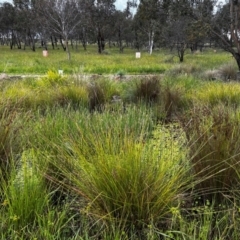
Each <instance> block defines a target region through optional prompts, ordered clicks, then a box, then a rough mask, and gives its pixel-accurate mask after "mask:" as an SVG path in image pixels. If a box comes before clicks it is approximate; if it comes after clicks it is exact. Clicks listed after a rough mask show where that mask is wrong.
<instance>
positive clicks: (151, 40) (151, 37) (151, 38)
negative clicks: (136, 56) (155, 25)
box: [148, 31, 154, 55]
mask: <svg viewBox="0 0 240 240" xmlns="http://www.w3.org/2000/svg"><path fill="white" fill-rule="evenodd" d="M153 38H154V32H153V31H150V32H149V34H148V40H149V54H150V55H151V54H152V50H153Z"/></svg>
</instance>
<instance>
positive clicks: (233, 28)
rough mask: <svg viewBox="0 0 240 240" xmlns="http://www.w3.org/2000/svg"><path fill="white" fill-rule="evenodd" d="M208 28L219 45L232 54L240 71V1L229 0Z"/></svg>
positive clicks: (221, 7)
mask: <svg viewBox="0 0 240 240" xmlns="http://www.w3.org/2000/svg"><path fill="white" fill-rule="evenodd" d="M208 28H209V32H210V33H211V34H212V35H213V36H215V40H216V41H217V43H218V45H219V46H220V47H221V48H222V49H224V50H225V51H227V52H230V53H231V54H232V56H233V58H234V59H235V61H236V63H237V66H238V70H239V71H240V1H238V0H229V1H228V2H227V3H226V4H224V5H221V6H219V9H218V11H217V13H216V15H215V17H214V21H212V23H211V24H209V25H208Z"/></svg>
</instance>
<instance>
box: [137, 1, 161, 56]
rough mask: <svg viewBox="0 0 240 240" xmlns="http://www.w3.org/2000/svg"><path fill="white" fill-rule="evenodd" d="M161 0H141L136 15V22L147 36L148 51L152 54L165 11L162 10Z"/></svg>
mask: <svg viewBox="0 0 240 240" xmlns="http://www.w3.org/2000/svg"><path fill="white" fill-rule="evenodd" d="M161 4H162V1H160V0H140V3H139V5H138V8H137V13H136V15H135V22H136V23H137V26H138V27H139V29H140V30H141V31H142V32H144V33H145V34H147V37H148V51H149V53H150V54H152V50H153V45H154V36H155V33H156V31H157V29H158V28H159V27H160V26H161V21H162V17H163V16H164V11H162V8H161Z"/></svg>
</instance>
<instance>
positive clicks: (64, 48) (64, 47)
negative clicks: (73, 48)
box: [60, 37, 66, 51]
mask: <svg viewBox="0 0 240 240" xmlns="http://www.w3.org/2000/svg"><path fill="white" fill-rule="evenodd" d="M60 43H61V46H62V48H63V50H64V51H66V45H65V46H64V44H63V41H62V37H60Z"/></svg>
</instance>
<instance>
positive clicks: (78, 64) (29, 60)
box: [0, 46, 231, 74]
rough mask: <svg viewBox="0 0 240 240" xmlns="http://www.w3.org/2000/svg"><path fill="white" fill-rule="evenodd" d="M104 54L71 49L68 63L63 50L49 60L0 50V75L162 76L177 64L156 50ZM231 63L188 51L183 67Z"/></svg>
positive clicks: (34, 54)
mask: <svg viewBox="0 0 240 240" xmlns="http://www.w3.org/2000/svg"><path fill="white" fill-rule="evenodd" d="M105 52H106V53H107V54H97V53H96V46H89V47H88V48H87V51H84V50H82V49H80V48H79V50H77V51H76V50H71V55H72V60H71V61H68V60H67V53H66V52H64V51H63V50H62V49H59V50H51V49H50V50H49V51H48V53H49V55H48V57H43V55H42V49H41V48H40V49H37V50H36V52H33V51H31V50H29V49H27V50H21V49H13V50H10V49H9V48H8V47H7V46H4V47H0V54H1V55H0V56H1V62H0V72H5V73H11V74H45V73H46V72H47V71H48V70H58V69H62V70H64V73H67V74H73V73H95V74H119V73H121V74H149V73H164V72H165V71H166V70H169V69H170V68H172V66H173V65H175V64H177V63H178V58H177V55H176V53H174V52H169V51H166V50H161V49H160V50H158V51H156V52H154V53H153V54H152V55H149V54H148V53H147V52H142V53H141V58H140V59H136V58H135V50H134V49H125V51H124V53H123V54H119V52H118V49H116V48H110V49H109V48H108V49H106V51H105ZM229 61H231V57H230V55H229V54H227V53H225V52H221V53H214V52H213V50H207V51H206V52H203V53H199V54H191V53H189V52H187V54H186V56H185V63H184V64H191V65H193V66H195V67H196V68H197V67H199V66H201V68H202V69H204V70H205V69H214V68H216V67H219V66H220V65H221V64H224V63H225V62H229Z"/></svg>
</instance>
